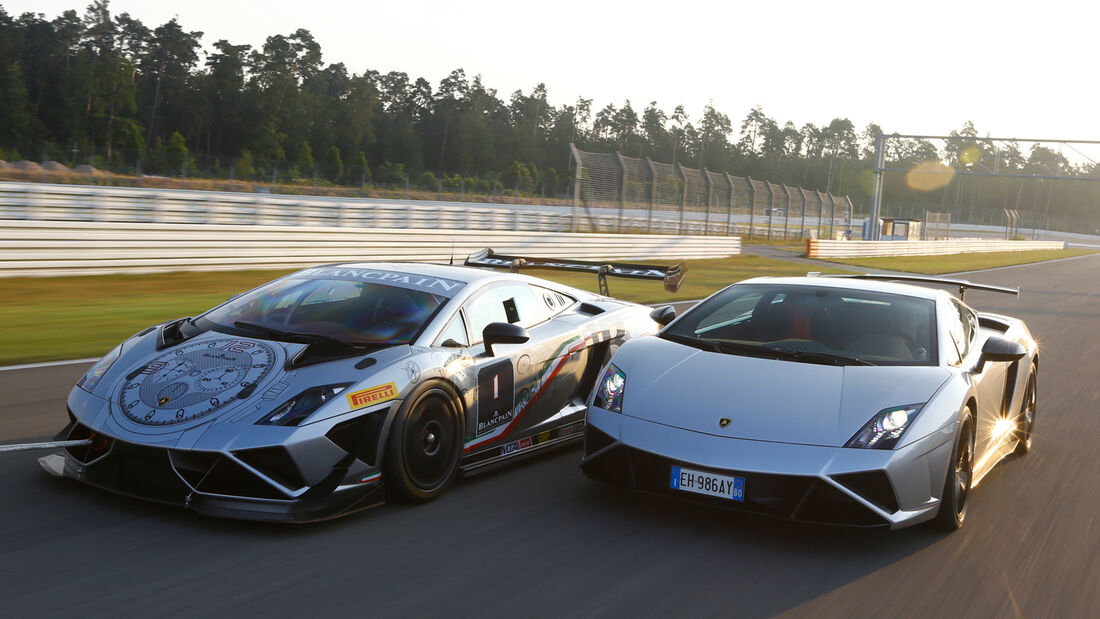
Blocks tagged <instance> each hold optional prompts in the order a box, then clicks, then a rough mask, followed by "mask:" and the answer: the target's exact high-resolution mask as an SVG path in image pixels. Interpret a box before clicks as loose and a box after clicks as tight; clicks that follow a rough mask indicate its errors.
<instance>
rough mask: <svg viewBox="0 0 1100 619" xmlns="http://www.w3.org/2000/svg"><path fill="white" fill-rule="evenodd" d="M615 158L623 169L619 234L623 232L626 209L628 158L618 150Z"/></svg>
mask: <svg viewBox="0 0 1100 619" xmlns="http://www.w3.org/2000/svg"><path fill="white" fill-rule="evenodd" d="M615 159H616V160H617V161H618V162H619V169H620V170H621V171H622V175H623V177H622V180H621V181H619V234H622V233H623V211H624V210H625V209H626V160H625V159H623V154H622V153H619V152H616V153H615Z"/></svg>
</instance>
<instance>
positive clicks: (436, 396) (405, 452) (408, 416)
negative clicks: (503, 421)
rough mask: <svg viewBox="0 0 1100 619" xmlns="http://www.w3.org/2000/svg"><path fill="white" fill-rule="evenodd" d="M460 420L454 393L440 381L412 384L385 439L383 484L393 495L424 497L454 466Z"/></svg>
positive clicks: (433, 493) (438, 489) (441, 485)
mask: <svg viewBox="0 0 1100 619" xmlns="http://www.w3.org/2000/svg"><path fill="white" fill-rule="evenodd" d="M464 428H465V421H464V419H463V416H462V408H461V406H460V405H459V403H458V394H456V393H455V391H454V389H452V388H451V387H450V386H449V385H446V384H444V383H427V384H424V385H421V386H420V387H419V388H417V389H415V390H414V391H413V392H412V393H411V394H409V396H408V397H407V398H406V399H405V402H404V403H403V404H402V405H401V410H399V411H398V413H397V418H396V419H395V420H394V423H393V427H392V428H391V429H390V436H389V439H388V440H387V443H386V457H385V459H384V461H383V470H384V471H385V473H386V487H387V489H388V490H389V491H390V492H391V493H393V494H395V495H396V496H397V498H401V499H405V500H408V501H412V502H416V503H425V502H427V501H431V500H432V499H434V498H436V497H437V496H439V495H440V494H442V493H443V490H444V489H446V487H447V485H448V484H450V483H451V480H452V479H454V477H455V474H456V473H457V472H458V459H459V457H460V456H461V455H462V445H463V436H464Z"/></svg>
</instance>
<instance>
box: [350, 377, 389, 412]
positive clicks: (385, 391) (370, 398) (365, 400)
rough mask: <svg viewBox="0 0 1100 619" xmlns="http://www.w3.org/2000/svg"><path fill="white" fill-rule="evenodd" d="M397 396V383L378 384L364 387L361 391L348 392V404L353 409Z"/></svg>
mask: <svg viewBox="0 0 1100 619" xmlns="http://www.w3.org/2000/svg"><path fill="white" fill-rule="evenodd" d="M396 398H397V384H396V383H392V382H391V383H386V384H385V385H378V386H377V387H371V388H370V389H362V390H359V391H353V392H351V393H349V394H348V404H350V405H351V410H355V409H357V408H364V407H367V406H371V405H372V404H378V403H380V402H388V401H390V400H394V399H396Z"/></svg>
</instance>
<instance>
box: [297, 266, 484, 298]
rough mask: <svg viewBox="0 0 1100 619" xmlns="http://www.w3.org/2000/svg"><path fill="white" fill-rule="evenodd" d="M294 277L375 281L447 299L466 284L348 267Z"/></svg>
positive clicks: (304, 272) (411, 274) (315, 271)
mask: <svg viewBox="0 0 1100 619" xmlns="http://www.w3.org/2000/svg"><path fill="white" fill-rule="evenodd" d="M294 277H309V278H313V279H346V280H352V281H375V282H378V283H380V284H392V285H394V286H398V287H400V288H412V289H414V290H422V291H424V292H431V293H433V294H439V295H443V296H447V297H451V296H454V295H455V294H456V293H457V292H458V291H459V290H461V289H462V287H463V286H465V285H466V282H460V281H457V280H453V279H446V278H442V277H428V276H426V275H416V274H414V273H401V272H399V271H381V270H378V269H349V268H346V267H320V268H316V269H306V270H305V271H302V272H300V273H297V274H295V275H294Z"/></svg>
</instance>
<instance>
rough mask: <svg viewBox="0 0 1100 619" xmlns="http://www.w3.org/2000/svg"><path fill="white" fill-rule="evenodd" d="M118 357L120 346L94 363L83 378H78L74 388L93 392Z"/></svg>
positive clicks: (120, 353) (120, 354) (120, 350)
mask: <svg viewBox="0 0 1100 619" xmlns="http://www.w3.org/2000/svg"><path fill="white" fill-rule="evenodd" d="M120 356H122V344H119V345H118V346H115V347H114V348H112V349H111V352H109V353H107V354H105V355H103V357H102V358H101V359H100V360H99V361H96V363H95V365H93V366H92V367H91V368H89V369H88V371H87V372H85V373H84V376H81V377H80V380H78V381H76V386H77V387H80V388H81V389H83V390H84V391H87V392H88V393H91V392H92V391H93V390H95V386H96V385H98V384H99V381H100V380H101V379H102V378H103V375H104V374H106V373H107V370H109V369H111V366H112V365H114V364H115V361H118V358H119V357H120Z"/></svg>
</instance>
